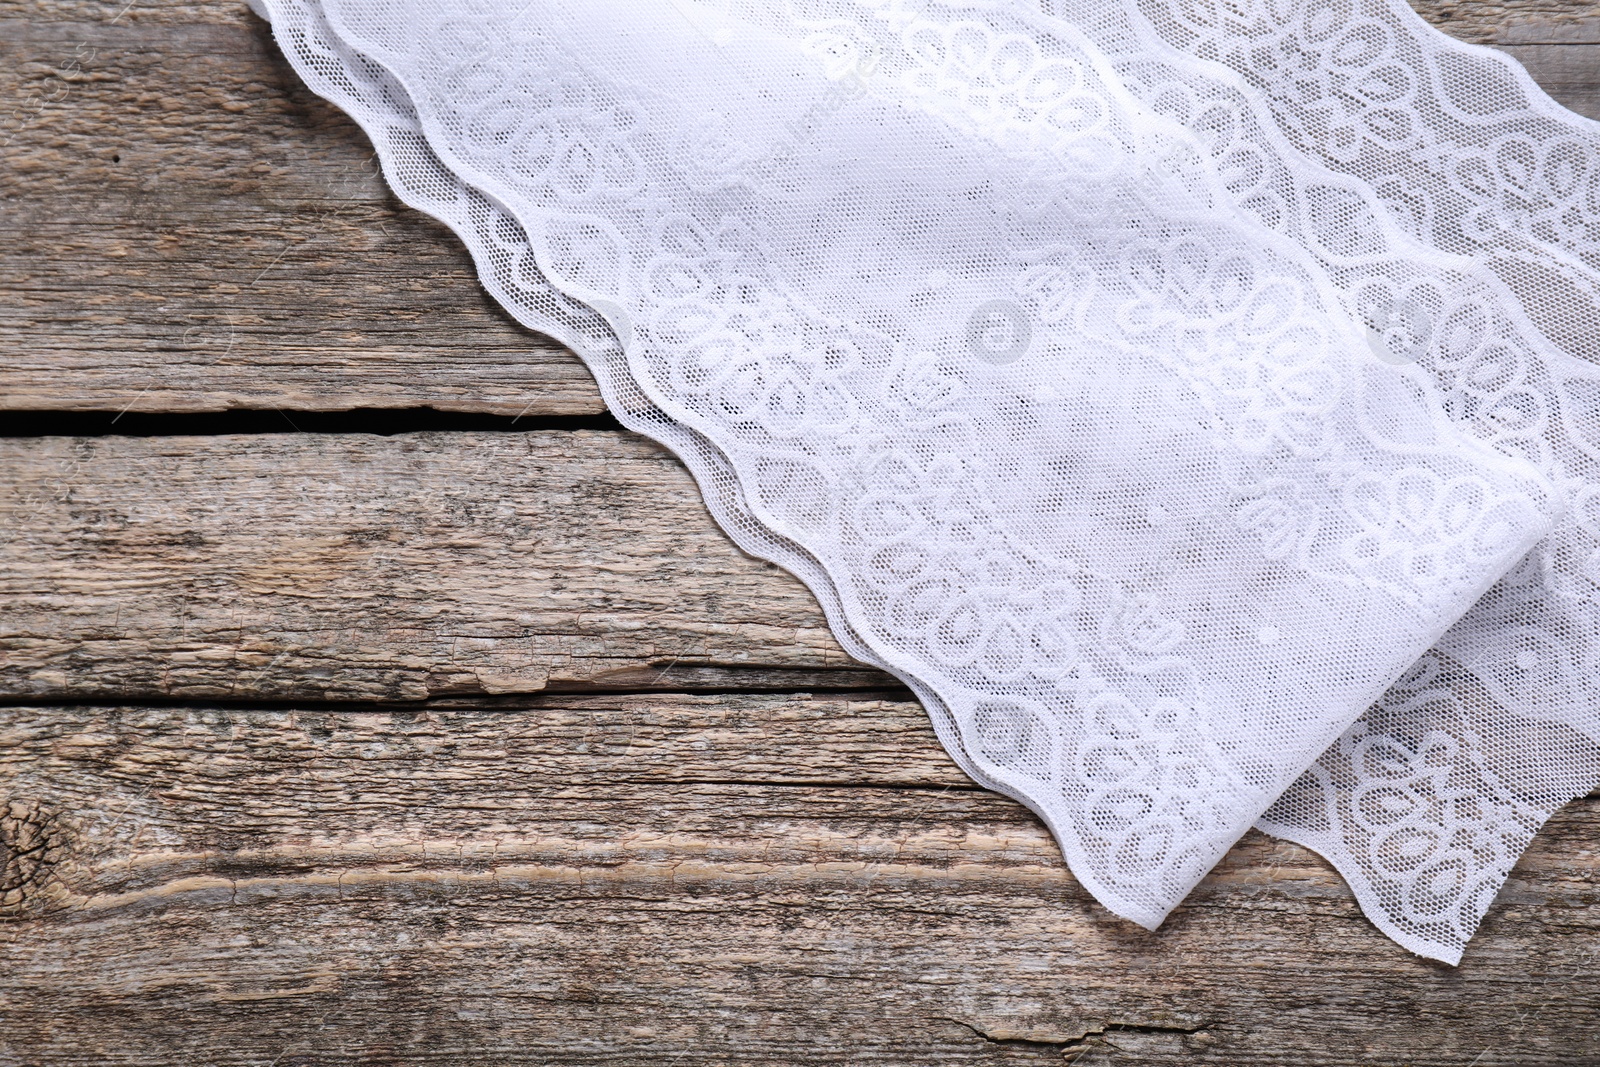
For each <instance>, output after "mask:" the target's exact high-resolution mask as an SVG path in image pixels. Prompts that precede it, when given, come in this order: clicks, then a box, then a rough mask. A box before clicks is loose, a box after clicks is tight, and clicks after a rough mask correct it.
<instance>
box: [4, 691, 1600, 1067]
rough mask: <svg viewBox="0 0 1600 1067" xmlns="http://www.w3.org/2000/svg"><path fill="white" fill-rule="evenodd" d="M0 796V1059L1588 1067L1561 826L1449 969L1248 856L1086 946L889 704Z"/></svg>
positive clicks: (263, 754) (111, 769) (13, 727)
mask: <svg viewBox="0 0 1600 1067" xmlns="http://www.w3.org/2000/svg"><path fill="white" fill-rule="evenodd" d="M0 788H3V789H5V790H7V791H8V792H9V795H10V797H11V798H12V801H11V805H10V807H9V809H7V812H6V814H5V817H4V819H3V820H0V828H3V830H0V833H3V838H0V839H3V840H5V841H7V842H31V843H34V844H35V846H37V843H39V842H45V843H46V847H45V848H43V849H42V850H41V849H40V848H38V847H35V849H34V851H35V853H36V854H41V858H40V859H39V860H37V861H35V862H34V865H33V867H32V868H31V869H30V873H28V874H27V876H26V878H25V880H24V881H23V886H22V891H21V892H13V894H12V896H11V898H9V899H10V903H8V904H6V905H3V907H4V910H5V917H6V921H0V963H3V965H0V1003H3V1004H4V1006H5V1007H4V1014H5V1025H4V1027H0V1062H6V1063H51V1064H62V1065H78V1064H83V1065H89V1064H93V1065H96V1067H101V1065H108V1064H129V1065H133V1064H155V1063H186V1064H187V1063H205V1064H241V1065H243V1064H251V1065H260V1067H265V1065H267V1064H277V1065H278V1067H282V1065H284V1064H302V1065H310V1064H317V1065H321V1064H345V1063H349V1064H356V1063H360V1064H375V1063H383V1064H402V1063H403V1064H424V1063H439V1064H447V1063H448V1064H458V1063H468V1062H471V1063H494V1064H541V1063H559V1064H620V1063H626V1064H646V1063H648V1064H679V1065H680V1067H681V1065H689V1064H741V1065H742V1064H774V1065H777V1064H782V1065H797V1064H904V1065H917V1067H930V1065H945V1064H983V1065H988V1064H1062V1063H1076V1064H1079V1065H1081V1067H1098V1065H1105V1064H1140V1065H1166V1064H1172V1065H1177V1064H1186V1065H1188V1064H1226V1065H1231V1067H1239V1065H1245V1064H1261V1065H1266V1064H1274V1065H1276V1064H1290V1063H1292V1064H1319V1065H1320V1064H1357V1063H1362V1064H1409V1065H1414V1067H1424V1065H1429V1067H1431V1065H1440V1067H1443V1065H1451V1067H1461V1065H1464V1064H1468V1063H1472V1064H1477V1065H1478V1067H1489V1065H1511V1064H1515V1065H1519V1067H1530V1065H1546V1064H1549V1065H1556V1064H1561V1065H1573V1064H1585V1063H1596V1062H1600V993H1597V992H1596V988H1597V987H1596V985H1595V982H1594V979H1595V978H1596V977H1597V976H1600V975H1597V972H1600V961H1597V960H1596V958H1595V944H1596V937H1597V935H1600V908H1597V907H1596V905H1597V904H1600V900H1597V899H1596V898H1597V896H1600V890H1597V889H1596V886H1595V882H1594V875H1595V873H1596V855H1597V852H1596V848H1595V846H1596V845H1600V836H1597V829H1596V828H1597V826H1600V821H1597V819H1596V815H1597V814H1600V813H1597V812H1596V811H1595V810H1594V809H1595V805H1594V803H1593V802H1589V803H1585V804H1583V805H1581V806H1579V807H1578V808H1576V809H1574V810H1572V811H1569V812H1568V813H1566V814H1564V815H1563V816H1561V817H1560V818H1559V819H1558V820H1557V822H1556V823H1555V824H1554V825H1553V826H1552V828H1551V829H1550V830H1549V831H1548V832H1547V833H1546V834H1545V835H1543V836H1542V837H1541V839H1540V841H1539V843H1538V845H1537V846H1536V849H1535V852H1534V853H1533V854H1531V855H1530V856H1529V857H1528V859H1527V860H1525V862H1524V864H1523V866H1522V868H1521V869H1520V870H1519V873H1518V875H1517V876H1516V877H1515V878H1514V879H1513V881H1512V883H1511V885H1510V886H1509V887H1508V889H1507V890H1506V891H1505V892H1504V893H1503V894H1502V900H1501V904H1500V905H1499V906H1498V907H1497V908H1496V911H1495V912H1494V914H1493V917H1492V918H1491V920H1490V923H1489V926H1488V928H1487V929H1486V931H1485V932H1484V933H1483V934H1482V935H1481V936H1480V938H1479V940H1478V941H1477V942H1476V943H1475V945H1474V948H1473V950H1472V952H1471V953H1470V954H1469V957H1468V959H1467V961H1466V963H1465V964H1464V965H1463V966H1462V967H1461V968H1460V969H1459V970H1451V969H1450V968H1446V967H1443V966H1440V965H1437V964H1433V963H1429V962H1426V961H1422V960H1418V959H1416V958H1414V957H1410V956H1408V955H1406V954H1405V953H1404V952H1403V951H1401V950H1400V949H1398V948H1396V947H1395V946H1394V945H1392V944H1390V943H1388V942H1387V941H1385V940H1384V939H1383V938H1382V937H1381V936H1380V935H1379V934H1377V933H1376V932H1375V931H1374V930H1373V929H1372V928H1371V927H1370V925H1368V924H1367V923H1366V921H1365V920H1364V919H1362V918H1361V916H1360V915H1359V913H1358V912H1357V911H1356V909H1355V907H1354V905H1353V903H1352V901H1351V900H1350V898H1349V895H1348V893H1347V892H1346V891H1345V889H1344V887H1343V886H1342V884H1341V883H1340V882H1339V881H1338V880H1337V878H1335V877H1333V876H1332V875H1331V874H1330V873H1329V872H1328V871H1327V870H1326V868H1325V867H1323V866H1322V864H1320V862H1318V861H1316V860H1315V859H1314V858H1313V857H1311V856H1310V855H1309V854H1307V853H1305V852H1303V851H1301V850H1299V849H1296V848H1293V847H1290V846H1285V845H1281V844H1277V843H1274V842H1271V841H1268V840H1267V839H1265V838H1261V837H1259V836H1256V835H1252V836H1250V837H1249V838H1247V839H1246V840H1245V841H1244V842H1243V843H1241V845H1240V846H1238V847H1237V848H1236V849H1235V850H1234V852H1233V854H1232V855H1231V856H1230V857H1229V858H1228V860H1227V861H1226V862H1225V863H1224V864H1223V865H1222V866H1221V867H1220V868H1219V869H1218V871H1217V872H1216V873H1215V874H1213V875H1212V877H1211V878H1210V879H1209V880H1208V881H1207V882H1206V883H1205V884H1204V885H1203V886H1202V887H1201V888H1200V889H1199V890H1198V891H1197V892H1196V894H1195V895H1194V897H1193V898H1191V900H1190V901H1189V902H1188V903H1187V904H1186V905H1185V906H1184V907H1183V908H1182V909H1180V911H1179V912H1178V913H1177V914H1176V915H1175V916H1174V917H1173V919H1172V920H1171V921H1170V922H1169V924H1168V926H1167V927H1166V928H1165V929H1163V930H1162V931H1161V932H1160V933H1158V934H1155V935H1151V934H1148V933H1146V932H1144V931H1142V930H1138V929H1136V928H1134V927H1131V926H1129V925H1127V924H1124V923H1121V922H1119V921H1117V920H1114V919H1112V918H1110V917H1109V916H1107V915H1105V914H1104V913H1103V912H1101V911H1100V910H1099V909H1098V908H1097V906H1096V905H1094V904H1093V903H1092V902H1090V901H1089V900H1088V899H1087V898H1086V897H1085V895H1084V893H1083V892H1082V890H1081V889H1080V888H1079V887H1078V886H1077V884H1076V883H1075V882H1074V881H1073V880H1072V879H1071V877H1070V876H1068V875H1067V874H1066V872H1065V871H1064V870H1063V869H1062V867H1061V864H1060V860H1059V854H1058V853H1057V851H1056V849H1055V848H1054V846H1053V845H1052V844H1051V843H1050V841H1049V840H1048V839H1047V837H1046V835H1045V833H1044V832H1043V830H1042V829H1041V828H1040V827H1039V825H1038V824H1037V823H1036V822H1035V821H1034V820H1033V819H1032V817H1031V816H1029V815H1028V814H1027V813H1026V812H1024V811H1023V810H1022V809H1021V808H1019V807H1017V806H1016V805H1014V804H1011V803H1009V802H1007V801H1005V800H1002V799H1000V798H998V797H996V796H994V795H992V794H988V793H984V792H982V791H978V790H974V789H972V788H971V787H970V786H968V785H967V784H966V783H965V782H964V780H963V779H962V777H961V775H960V773H959V772H958V771H957V770H956V769H955V768H954V767H953V766H952V765H951V764H950V763H949V761H948V760H947V758H946V757H944V755H943V754H942V753H941V752H940V751H939V749H938V747H937V743H936V741H935V740H934V738H933V737H932V734H931V732H930V731H929V729H928V727H927V725H926V722H925V718H924V717H923V715H922V713H921V711H920V709H919V708H917V707H916V706H915V705H914V704H908V703H900V702H893V701H877V700H845V699H838V698H803V697H795V696H786V695H771V696H756V695H739V696H726V695H722V696H703V697H685V696H665V695H662V696H631V697H620V696H619V697H606V698H597V697H587V698H574V697H571V696H567V697H561V696H555V695H550V696H546V697H543V698H540V699H538V700H537V701H536V702H535V703H533V704H531V705H528V706H526V707H525V708H523V709H521V710H517V711H508V712H501V713H484V712H477V711H449V712H446V711H432V712H426V713H417V712H408V713H384V714H377V713H351V712H328V711H320V712H304V711H292V710H286V711H273V712H243V711H238V710H234V711H226V710H214V709H206V708H176V709H151V708H107V709H103V710H96V709H61V708H13V709H9V710H6V711H4V712H0ZM12 847H15V846H14V845H13V846H12Z"/></svg>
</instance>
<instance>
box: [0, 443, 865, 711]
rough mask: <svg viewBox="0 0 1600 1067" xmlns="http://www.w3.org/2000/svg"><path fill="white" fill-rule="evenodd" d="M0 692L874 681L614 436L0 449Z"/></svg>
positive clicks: (211, 692)
mask: <svg viewBox="0 0 1600 1067" xmlns="http://www.w3.org/2000/svg"><path fill="white" fill-rule="evenodd" d="M0 470H3V471H5V472H6V473H5V476H4V478H3V479H0V530H3V531H4V535H3V536H4V544H3V545H0V693H5V694H10V695H12V696H24V695H25V696H28V697H34V696H38V697H47V698H51V699H80V698H85V697H104V696H114V697H117V698H122V699H140V698H152V697H186V698H222V699H230V700H260V699H299V700H306V699H326V700H417V699H423V698H427V697H436V696H439V695H441V694H478V695H494V694H506V693H524V692H533V691H538V690H540V689H543V688H546V687H547V686H554V687H558V688H560V687H566V688H571V687H598V688H609V689H617V688H652V687H655V688H667V689H684V688H701V687H727V686H740V687H753V688H772V687H778V688H789V689H804V688H812V687H817V686H821V687H832V686H869V687H880V688H881V687H884V686H887V685H890V684H892V683H890V681H889V679H888V678H887V676H885V675H881V674H878V673H877V672H873V671H867V670H864V669H860V668H859V667H858V666H856V665H854V663H853V661H851V660H849V659H848V658H847V657H846V656H845V655H844V653H843V652H842V651H841V650H840V649H839V647H838V645H837V644H836V643H835V642H834V640H833V637H832V636H831V634H830V633H829V631H828V628H827V624H826V620H825V619H824V618H823V616H822V614H821V612H820V611H819V609H818V608H817V606H816V602H815V601H814V600H813V599H812V598H811V596H810V594H809V593H808V592H807V591H806V590H805V588H804V587H803V586H801V585H800V583H799V582H798V581H796V580H794V579H793V578H792V577H790V576H789V575H787V574H786V573H784V572H782V571H780V570H779V569H778V568H776V567H773V566H770V565H767V564H764V563H760V562H757V561H755V560H752V559H750V558H748V557H746V556H744V555H742V554H740V553H739V552H738V551H737V550H736V549H734V548H733V546H732V545H731V544H730V543H729V542H728V541H727V540H726V539H725V538H724V537H723V536H722V534H721V533H720V532H719V531H718V530H717V528H716V526H715V525H714V524H713V522H712V521H711V518H710V517H709V516H708V515H707V514H706V512H705V510H704V507H703V505H702V504H701V501H700V498H699V493H698V491H697V489H696V488H695V486H694V483H693V480H692V479H691V478H690V477H689V476H688V474H687V473H686V472H685V471H684V470H683V468H682V467H681V466H680V465H679V464H678V463H677V462H676V460H674V459H673V458H672V457H671V456H669V455H668V454H666V453H665V452H663V451H662V450H660V449H658V448H655V447H654V446H652V445H650V444H648V443H647V442H645V441H644V440H642V439H640V438H637V437H634V436H633V435H631V434H624V433H607V432H577V433H575V432H566V431H545V432H539V433H529V434H518V433H486V434H418V435H403V436H398V437H392V438H383V437H371V436H362V435H356V436H339V435H295V434H288V435H265V436H254V437H249V436H244V437H199V438H193V437H185V438H144V439H133V438H105V439H69V438H38V439H9V440H0Z"/></svg>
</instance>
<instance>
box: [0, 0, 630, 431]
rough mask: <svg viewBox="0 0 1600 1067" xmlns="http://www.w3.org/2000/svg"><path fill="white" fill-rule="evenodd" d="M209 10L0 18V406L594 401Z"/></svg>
mask: <svg viewBox="0 0 1600 1067" xmlns="http://www.w3.org/2000/svg"><path fill="white" fill-rule="evenodd" d="M207 13H209V14H210V15H211V16H212V17H213V18H214V17H216V16H218V15H225V16H227V17H226V19H225V20H224V21H209V20H208V21H206V22H202V23H197V24H188V23H177V24H173V23H171V22H166V21H163V22H159V23H155V24H149V23H144V22H137V21H135V20H133V19H132V18H131V16H132V12H130V13H129V17H127V18H124V19H122V20H120V21H119V22H117V23H115V24H109V23H105V22H97V21H86V20H83V19H79V20H75V21H71V22H63V23H42V24H41V23H38V22H35V21H24V20H19V19H13V20H8V21H3V22H0V102H5V103H8V104H11V105H12V106H11V109H10V110H11V114H10V115H9V116H7V117H6V118H5V121H4V124H3V125H0V143H6V149H5V152H4V154H3V155H0V187H3V188H4V189H5V191H6V196H7V200H8V203H7V207H6V210H5V212H4V213H3V214H0V288H3V289H5V290H6V291H8V293H9V294H10V295H11V299H8V300H6V301H5V302H3V303H0V345H3V346H4V347H5V348H6V350H7V352H8V358H7V359H6V360H5V361H4V363H3V364H0V407H4V408H9V409H13V410H15V409H25V408H33V409H48V410H62V409H109V410H113V411H119V410H122V409H124V408H127V407H130V406H131V407H132V408H134V409H136V410H147V411H166V410H184V411H186V410H220V409H224V408H228V407H273V406H276V407H291V408H304V409H321V410H340V409H346V408H352V407H408V406H416V405H423V404H426V405H431V406H434V407H440V408H446V409H457V410H476V411H493V412H501V413H511V414H517V413H521V412H524V411H527V412H531V413H534V414H587V413H593V412H597V411H600V410H602V407H603V405H602V404H601V402H600V398H599V393H598V391H597V390H596V388H595V386H594V383H593V381H592V379H591V378H590V377H589V375H588V373H587V371H585V370H584V369H583V367H582V364H581V363H580V362H579V361H578V360H577V358H576V357H575V356H573V355H572V354H571V353H568V352H566V351H565V350H563V349H561V348H560V347H559V346H557V345H555V344H554V343H552V342H550V341H548V340H546V339H544V338H540V337H537V336H536V335H533V334H531V333H529V332H528V331H526V330H524V329H522V328H521V327H519V326H518V325H517V324H516V323H514V322H513V321H511V319H510V318H509V317H508V316H506V315H505V314H504V313H503V312H501V311H499V310H498V309H497V308H496V307H494V306H493V304H492V302H491V301H490V300H489V299H488V297H487V296H485V295H484V294H483V292H482V290H481V289H480V287H479V286H478V284H477V280H476V277H475V275H474V273H473V270H472V265H471V262H470V259H469V257H468V256H467V255H466V253H465V252H464V251H463V250H462V249H461V248H460V247H459V246H458V245H457V243H456V241H455V240H454V239H453V237H451V236H450V235H449V233H448V231H447V230H446V229H445V228H444V227H442V226H440V225H438V224H436V223H434V222H433V221H432V220H430V219H427V218H425V217H423V216H421V215H419V214H417V213H416V212H413V211H410V210H409V209H406V208H404V207H403V206H402V205H401V204H400V203H399V202H398V201H397V200H395V199H394V198H393V197H392V196H391V195H390V194H389V193H388V191H387V189H386V188H385V187H384V185H383V182H382V179H381V177H380V176H379V174H378V172H377V168H376V163H375V160H374V159H373V156H372V151H371V148H370V146H369V145H368V144H367V143H366V141H365V138H364V137H363V136H362V134H361V133H360V131H359V130H358V129H357V128H356V127H355V126H354V124H353V123H351V122H350V121H349V120H348V119H347V118H345V116H344V115H343V114H341V113H339V112H338V111H337V110H336V109H334V108H332V107H331V106H329V105H327V104H325V103H323V102H322V101H321V100H319V99H317V98H316V97H314V96H313V95H312V94H311V93H310V92H308V91H307V90H306V89H305V88H304V87H303V86H302V85H301V84H300V82H299V80H298V78H297V77H296V75H295V74H294V72H293V71H292V70H291V69H290V68H289V67H288V65H287V64H286V63H285V62H283V60H282V59H281V57H279V56H278V55H277V53H276V50H275V46H273V45H272V43H271V39H270V34H269V33H268V31H267V29H266V27H265V26H264V24H262V23H261V22H260V21H259V20H257V19H255V18H254V16H251V15H249V14H248V12H245V11H244V5H243V3H242V2H241V3H239V4H236V5H234V4H221V3H219V4H217V5H215V6H214V9H207ZM241 13H242V14H241Z"/></svg>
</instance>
